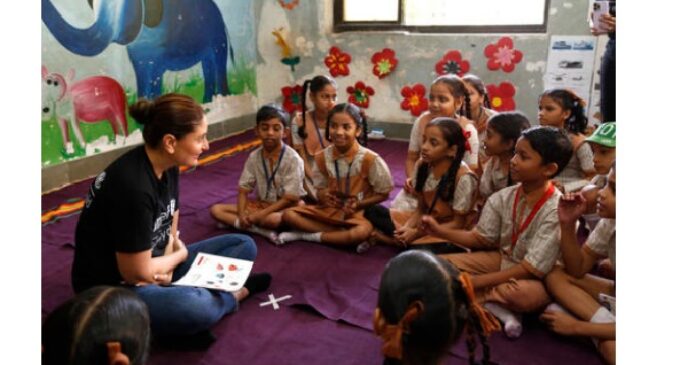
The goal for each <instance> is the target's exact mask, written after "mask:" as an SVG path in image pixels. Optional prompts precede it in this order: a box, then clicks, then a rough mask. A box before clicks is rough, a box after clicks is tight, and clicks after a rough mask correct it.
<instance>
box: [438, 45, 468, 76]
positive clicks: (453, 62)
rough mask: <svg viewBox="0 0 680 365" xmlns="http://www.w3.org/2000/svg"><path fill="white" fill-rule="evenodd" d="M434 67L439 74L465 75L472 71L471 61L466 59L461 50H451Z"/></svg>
mask: <svg viewBox="0 0 680 365" xmlns="http://www.w3.org/2000/svg"><path fill="white" fill-rule="evenodd" d="M434 69H435V71H437V74H439V75H446V74H456V75H458V76H463V75H465V74H466V73H467V72H468V71H470V62H468V61H466V60H464V59H463V56H461V55H460V52H458V51H449V52H448V53H446V54H445V55H444V57H443V58H442V59H441V60H439V62H437V64H436V65H435V67H434Z"/></svg>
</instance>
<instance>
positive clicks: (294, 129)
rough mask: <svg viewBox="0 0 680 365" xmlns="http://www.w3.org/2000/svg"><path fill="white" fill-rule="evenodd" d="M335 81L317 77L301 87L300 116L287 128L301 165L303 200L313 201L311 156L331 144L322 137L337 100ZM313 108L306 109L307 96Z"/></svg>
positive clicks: (314, 197) (326, 138)
mask: <svg viewBox="0 0 680 365" xmlns="http://www.w3.org/2000/svg"><path fill="white" fill-rule="evenodd" d="M337 88H338V86H337V84H336V83H335V80H333V79H332V78H330V77H329V76H325V75H318V76H315V77H314V78H312V79H310V80H305V82H304V83H303V84H302V113H299V114H296V115H295V117H294V118H293V123H292V125H291V135H292V136H293V138H292V139H293V141H292V142H293V148H295V150H296V151H297V152H298V154H299V155H300V156H301V157H302V160H303V161H304V163H305V180H304V186H305V191H307V196H306V199H307V200H308V201H310V202H316V201H317V199H318V197H317V196H316V190H315V189H314V183H313V179H312V171H314V167H315V166H316V165H315V164H316V162H315V160H314V155H315V154H316V153H318V152H319V151H321V150H323V149H324V148H326V147H328V146H329V145H330V144H331V141H330V140H329V139H328V137H326V127H327V126H326V120H327V119H328V113H329V112H330V111H331V109H333V107H334V106H335V101H336V100H337V98H338V94H337ZM308 91H309V98H310V100H311V102H312V105H313V106H314V109H312V110H307V94H308Z"/></svg>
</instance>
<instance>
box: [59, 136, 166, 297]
mask: <svg viewBox="0 0 680 365" xmlns="http://www.w3.org/2000/svg"><path fill="white" fill-rule="evenodd" d="M178 179H179V169H178V168H177V167H173V168H171V169H168V170H166V171H165V172H163V176H162V177H161V179H160V180H159V179H158V178H157V177H156V176H155V175H154V172H153V167H152V166H151V162H150V161H149V158H148V157H147V155H146V151H145V150H144V146H140V147H137V148H134V149H133V150H131V151H129V152H127V153H125V154H124V155H122V156H121V157H120V158H118V159H117V160H116V161H114V162H113V163H112V164H111V165H109V166H108V167H107V168H106V170H104V172H102V173H101V174H99V175H98V176H97V177H96V178H95V180H94V181H93V182H92V185H91V186H90V191H89V193H88V195H87V200H86V201H85V207H84V208H83V211H82V213H81V214H80V219H79V220H78V225H77V226H76V239H75V241H76V252H75V256H74V258H73V267H72V268H71V284H72V285H73V288H74V290H75V291H76V292H80V291H82V290H85V289H87V288H89V287H92V286H95V285H119V284H120V283H121V281H122V280H123V278H122V277H121V275H120V272H119V271H118V264H117V262H116V252H125V253H135V252H141V251H146V250H148V249H152V256H160V255H162V254H163V251H164V249H165V246H166V245H167V243H168V237H169V235H170V228H171V227H172V217H173V213H174V212H175V211H176V210H177V209H179V187H178Z"/></svg>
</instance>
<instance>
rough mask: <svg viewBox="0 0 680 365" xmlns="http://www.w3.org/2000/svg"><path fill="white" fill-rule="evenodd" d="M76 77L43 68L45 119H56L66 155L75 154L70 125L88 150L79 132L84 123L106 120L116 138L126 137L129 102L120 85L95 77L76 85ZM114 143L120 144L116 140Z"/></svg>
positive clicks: (104, 77) (108, 78)
mask: <svg viewBox="0 0 680 365" xmlns="http://www.w3.org/2000/svg"><path fill="white" fill-rule="evenodd" d="M74 77H75V72H74V71H73V69H71V70H69V71H68V73H67V74H66V77H64V76H63V75H61V74H59V73H50V72H49V71H48V70H47V67H45V66H43V67H42V119H43V121H46V120H50V119H52V118H56V119H57V122H58V124H59V129H60V130H61V136H62V140H63V143H64V150H65V151H66V154H73V153H74V149H73V143H72V142H71V138H70V136H69V125H70V127H71V129H72V130H73V133H74V134H75V136H76V138H77V139H78V143H79V144H80V146H81V147H82V148H85V146H86V142H85V140H84V139H83V133H82V132H81V131H80V123H81V122H83V123H97V122H101V121H104V120H106V121H108V122H109V123H110V124H111V129H112V130H113V134H114V136H115V137H117V136H119V135H122V137H123V138H125V137H127V135H128V123H127V117H126V115H125V110H126V108H127V100H126V97H125V91H124V90H123V87H122V86H120V84H119V83H118V81H116V80H114V79H112V78H110V77H107V76H92V77H88V78H85V79H82V80H80V81H76V82H73V79H74ZM123 141H124V139H123ZM114 143H117V141H116V139H115V138H114ZM123 143H124V142H123Z"/></svg>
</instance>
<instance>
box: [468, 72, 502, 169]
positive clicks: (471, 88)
mask: <svg viewBox="0 0 680 365" xmlns="http://www.w3.org/2000/svg"><path fill="white" fill-rule="evenodd" d="M463 82H464V83H465V88H466V89H467V91H468V93H469V94H470V119H471V120H472V122H473V123H474V124H475V129H477V134H478V137H479V140H480V141H483V140H484V138H486V126H487V122H488V121H489V120H490V118H491V117H493V116H494V115H496V114H498V112H496V111H495V110H493V109H491V102H489V94H488V93H487V91H486V86H484V82H483V81H482V79H480V78H479V77H478V76H477V75H473V74H467V75H465V76H463ZM485 152H486V151H484V149H483V148H480V149H479V170H478V172H480V173H481V170H482V168H483V167H484V165H485V164H486V161H488V159H489V157H488V156H487V155H486V153H485Z"/></svg>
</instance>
